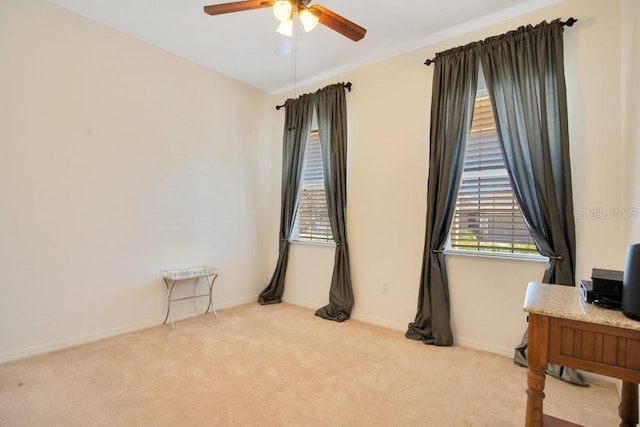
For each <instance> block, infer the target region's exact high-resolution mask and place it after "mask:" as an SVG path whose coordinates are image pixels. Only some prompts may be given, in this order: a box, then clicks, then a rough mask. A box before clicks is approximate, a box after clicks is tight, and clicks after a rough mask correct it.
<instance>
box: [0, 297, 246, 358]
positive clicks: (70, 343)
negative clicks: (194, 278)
mask: <svg viewBox="0 0 640 427" xmlns="http://www.w3.org/2000/svg"><path fill="white" fill-rule="evenodd" d="M257 300H258V295H255V296H251V297H246V298H240V299H237V300H233V301H227V302H223V303H221V304H215V305H214V308H215V309H216V310H222V309H225V308H230V307H235V306H238V305H243V304H248V303H251V302H255V301H257ZM198 315H199V314H198V313H189V314H187V315H185V316H180V317H174V318H173V321H174V322H176V321H178V320H183V319H187V318H190V317H194V316H198ZM161 324H162V322H160V321H159V320H154V321H152V320H147V321H143V322H139V323H132V324H129V325H123V326H118V327H116V328H109V329H103V330H101V331H98V332H92V333H89V334H83V335H78V336H75V337H71V338H65V339H62V340H57V341H51V342H48V343H46V344H39V345H35V346H31V347H25V348H21V349H19V350H15V351H9V352H5V353H0V364H3V363H8V362H13V361H15V360H20V359H25V358H27V357H33V356H39V355H41V354H46V353H50V352H52V351H58V350H63V349H66V348H69V347H74V346H77V345H81V344H87V343H90V342H95V341H99V340H102V339H105V338H110V337H113V336H116V335H121V334H126V333H128V332H135V331H140V330H142V329H148V328H152V327H154V326H159V325H161Z"/></svg>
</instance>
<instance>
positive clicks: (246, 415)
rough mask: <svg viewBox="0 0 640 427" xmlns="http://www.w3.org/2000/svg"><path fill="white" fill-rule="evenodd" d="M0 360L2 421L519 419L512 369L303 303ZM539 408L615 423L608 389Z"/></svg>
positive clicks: (571, 390) (566, 392)
mask: <svg viewBox="0 0 640 427" xmlns="http://www.w3.org/2000/svg"><path fill="white" fill-rule="evenodd" d="M219 315H220V318H219V319H215V317H213V316H212V315H206V316H196V317H193V318H190V319H187V320H183V321H181V322H177V323H176V327H177V329H176V330H175V331H172V330H171V328H170V327H168V326H160V327H154V328H151V329H147V330H145V331H140V332H135V333H130V334H125V335H121V336H118V337H114V338H110V339H107V340H103V341H100V342H96V343H91V344H87V345H83V346H79V347H75V348H71V349H68V350H63V351H58V352H54V353H50V354H47V355H43V356H38V357H33V358H30V359H25V360H21V361H18V362H13V363H8V364H4V365H0V425H2V426H165V425H166V426H169V425H170V426H183V425H185V426H190V425H193V426H521V425H523V423H524V407H525V400H526V396H525V388H526V369H523V368H519V367H517V366H514V365H513V363H512V362H511V360H509V359H507V358H504V357H501V356H496V355H492V354H487V353H482V352H479V351H474V350H469V349H465V348H461V347H455V346H454V347H446V348H439V347H433V346H426V345H424V344H422V343H419V342H416V341H411V340H407V339H406V338H404V336H403V334H402V332H399V331H392V330H387V329H383V328H379V327H376V326H371V325H367V324H364V323H360V322H357V321H354V320H349V321H346V322H344V323H334V322H330V321H327V320H323V319H320V318H318V317H316V316H314V315H313V312H312V311H310V310H307V309H304V308H300V307H296V306H292V305H287V304H277V305H272V306H260V305H258V304H257V303H256V304H249V305H244V306H240V307H235V308H230V309H226V310H220V312H219ZM546 394H547V398H546V399H545V411H546V412H547V413H550V414H552V415H555V416H559V417H562V418H566V419H568V420H571V421H573V422H577V423H580V424H583V425H586V426H614V425H617V424H618V418H617V404H618V400H617V399H618V398H617V393H616V392H615V389H614V387H613V386H612V385H611V384H610V383H607V382H599V383H596V384H593V385H592V386H591V387H588V388H581V387H576V386H572V385H570V384H566V383H563V382H561V381H559V380H556V379H553V378H548V379H547V387H546Z"/></svg>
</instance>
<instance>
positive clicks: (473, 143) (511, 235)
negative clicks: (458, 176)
mask: <svg viewBox="0 0 640 427" xmlns="http://www.w3.org/2000/svg"><path fill="white" fill-rule="evenodd" d="M449 238H450V247H451V248H452V249H459V250H472V251H488V252H505V253H520V254H530V255H537V254H538V250H537V249H536V246H535V243H534V241H533V238H532V237H531V234H530V233H529V230H528V229H527V226H526V224H525V221H524V217H523V216H522V212H521V211H520V207H519V206H518V202H517V201H516V199H515V197H514V194H513V189H512V187H511V181H510V179H509V175H508V174H507V170H506V166H505V163H504V158H503V156H502V151H501V150H500V145H499V143H498V135H497V133H496V125H495V120H494V118H493V110H492V108H491V100H490V98H489V97H488V96H487V95H484V96H479V97H478V98H477V99H476V102H475V107H474V112H473V120H472V124H471V131H470V133H469V136H468V139H467V149H466V153H465V160H464V170H463V174H462V180H461V183H460V190H459V192H458V199H457V203H456V210H455V213H454V217H453V223H452V227H451V232H450V237H449Z"/></svg>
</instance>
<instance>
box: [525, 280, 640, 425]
mask: <svg viewBox="0 0 640 427" xmlns="http://www.w3.org/2000/svg"><path fill="white" fill-rule="evenodd" d="M524 311H526V312H528V313H529V346H528V354H527V360H528V364H529V370H528V372H527V409H526V419H525V426H542V425H568V424H566V423H565V424H562V420H559V419H557V418H554V417H551V416H548V415H545V414H544V413H543V410H542V401H543V399H544V382H545V373H544V370H545V368H546V366H547V364H548V363H556V364H559V365H563V366H568V367H572V368H577V369H582V370H585V371H589V372H594V373H597V374H601V375H605V376H609V377H614V378H619V379H621V380H623V385H622V399H621V402H620V406H619V413H620V418H621V420H622V421H621V423H620V425H621V426H635V425H636V424H637V423H638V385H637V384H638V383H639V382H640V322H638V321H635V320H631V319H628V318H626V317H625V316H624V315H623V314H622V312H621V311H618V310H607V309H603V308H599V307H596V306H594V305H593V304H589V303H586V302H584V301H583V299H582V298H581V296H580V292H579V289H578V288H577V287H573V286H561V285H545V284H541V283H529V285H528V287H527V295H526V297H525V302H524ZM569 425H570V424H569Z"/></svg>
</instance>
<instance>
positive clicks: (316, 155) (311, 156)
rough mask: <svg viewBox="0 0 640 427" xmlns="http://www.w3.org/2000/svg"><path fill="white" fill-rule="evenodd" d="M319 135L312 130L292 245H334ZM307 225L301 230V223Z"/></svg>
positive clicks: (307, 148)
mask: <svg viewBox="0 0 640 427" xmlns="http://www.w3.org/2000/svg"><path fill="white" fill-rule="evenodd" d="M322 161H323V160H322V152H321V148H320V135H319V133H318V131H317V130H312V131H311V133H310V135H309V139H308V141H307V146H306V149H305V153H304V162H303V166H302V178H301V182H300V193H299V202H298V209H297V210H296V214H295V221H294V225H293V231H292V233H291V239H289V241H290V242H293V243H304V244H311V245H331V246H335V241H334V240H333V233H332V232H331V222H330V220H329V212H328V210H327V202H326V193H325V186H324V171H323V167H322V166H323V165H322ZM301 219H302V221H303V223H306V224H307V225H306V226H304V225H303V227H302V230H301V227H300V221H301Z"/></svg>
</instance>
